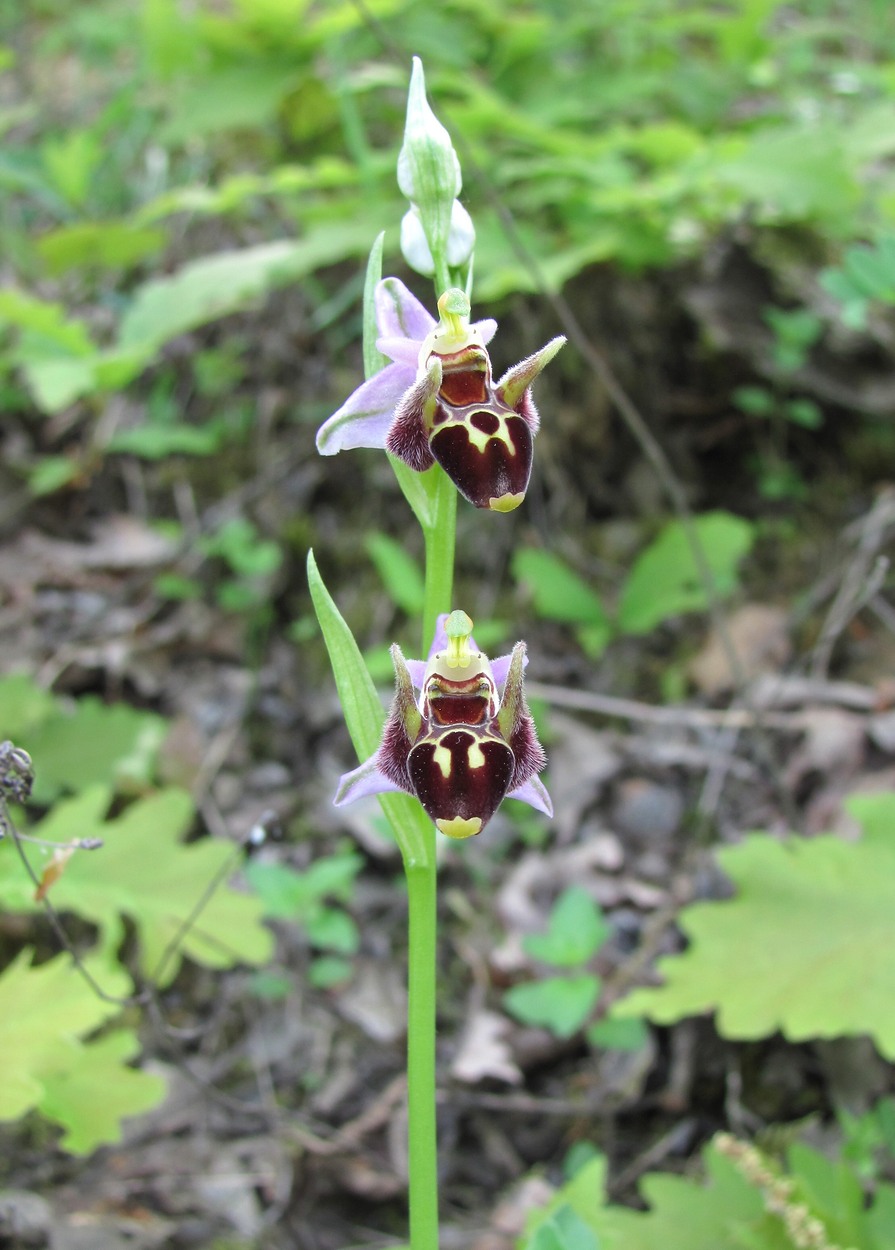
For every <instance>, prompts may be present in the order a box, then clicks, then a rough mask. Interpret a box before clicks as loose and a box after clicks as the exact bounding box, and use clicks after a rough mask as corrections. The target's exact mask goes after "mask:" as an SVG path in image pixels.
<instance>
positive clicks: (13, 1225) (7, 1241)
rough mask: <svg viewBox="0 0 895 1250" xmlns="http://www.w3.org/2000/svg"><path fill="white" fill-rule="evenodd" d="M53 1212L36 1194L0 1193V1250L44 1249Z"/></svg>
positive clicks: (6, 1191)
mask: <svg viewBox="0 0 895 1250" xmlns="http://www.w3.org/2000/svg"><path fill="white" fill-rule="evenodd" d="M51 1222H52V1211H51V1210H50V1205H49V1203H48V1202H46V1201H45V1200H44V1199H43V1198H41V1197H40V1196H39V1195H38V1194H32V1193H28V1192H27V1190H21V1189H5V1190H3V1191H2V1192H0V1250H43V1247H44V1246H49V1244H50V1225H51Z"/></svg>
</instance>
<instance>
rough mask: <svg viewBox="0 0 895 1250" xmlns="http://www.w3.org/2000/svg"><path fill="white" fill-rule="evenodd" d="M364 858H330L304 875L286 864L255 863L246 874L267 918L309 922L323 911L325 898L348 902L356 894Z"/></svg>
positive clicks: (321, 861)
mask: <svg viewBox="0 0 895 1250" xmlns="http://www.w3.org/2000/svg"><path fill="white" fill-rule="evenodd" d="M363 862H364V861H363V859H362V857H361V856H360V855H355V854H353V853H350V854H346V855H328V856H327V857H326V858H325V859H319V860H317V861H316V862H315V863H313V864H312V865H311V866H310V868H308V869H306V870H305V871H304V872H296V871H295V869H294V868H289V867H287V866H286V865H285V864H265V863H262V862H261V861H259V860H253V861H252V862H250V863H249V864H247V865H246V870H245V874H246V877H247V879H248V881H249V884H250V885H251V886H252V889H253V890H255V892H256V893H257V894H258V896H259V898H260V899H261V902H262V905H263V907H264V914H265V915H266V916H270V917H271V918H272V919H279V920H297V921H299V922H305V921H306V920H307V919H308V918H309V917H310V916H312V915H314V914H315V912H316V911H317V910H318V909H319V906H320V903H321V901H322V900H323V899H324V898H336V899H340V900H341V901H342V902H346V901H347V900H348V899H349V898H350V897H351V894H352V892H353V887H354V879H355V877H356V876H357V873H358V871H359V870H360V868H361V867H362V866H363Z"/></svg>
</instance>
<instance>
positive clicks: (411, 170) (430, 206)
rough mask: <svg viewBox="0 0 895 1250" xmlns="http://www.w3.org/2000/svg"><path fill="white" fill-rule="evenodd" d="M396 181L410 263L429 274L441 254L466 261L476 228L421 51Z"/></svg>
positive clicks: (457, 264) (449, 261)
mask: <svg viewBox="0 0 895 1250" xmlns="http://www.w3.org/2000/svg"><path fill="white" fill-rule="evenodd" d="M398 186H399V187H400V188H401V191H402V193H403V194H404V195H405V196H406V197H407V199H408V200H409V201H410V208H409V210H408V211H407V213H405V215H404V219H403V221H402V222H401V251H402V253H403V255H404V259H405V260H406V261H407V263H408V265H410V267H411V269H415V270H416V271H417V273H421V274H425V275H426V276H427V277H431V275H432V274H434V273H435V272H436V269H437V268H438V267H439V266H438V261H439V260H440V261H441V262H442V264H443V265H444V264H446V265H448V266H450V268H452V269H459V268H461V267H462V266H463V265H465V264H467V262H468V261H469V259H470V257H471V256H472V251H473V248H474V247H475V229H474V227H473V224H472V218H471V217H470V216H469V213H468V212H467V211H466V209H465V208H464V207H463V205H462V204H461V203H460V201H459V200H458V199H457V196H458V195H459V194H460V190H461V188H462V186H463V179H462V177H461V174H460V162H459V160H458V159H457V153H456V152H455V151H454V145H453V144H452V143H451V137H450V135H449V134H448V132H447V130H446V129H445V128H444V126H442V124H441V122H440V121H439V120H438V118H437V117H436V116H435V114H434V113H433V112H432V109H431V108H430V106H429V101H428V100H427V99H426V82H425V77H424V74H423V65H422V62H421V61H420V59H419V57H414V58H413V72H412V74H411V78H410V91H409V94H408V97H407V122H406V125H405V128H404V144H403V146H402V148H401V151H400V153H399V155H398Z"/></svg>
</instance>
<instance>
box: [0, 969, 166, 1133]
mask: <svg viewBox="0 0 895 1250" xmlns="http://www.w3.org/2000/svg"><path fill="white" fill-rule="evenodd" d="M85 966H86V967H87V968H88V969H89V971H90V973H91V974H92V975H93V976H94V977H96V979H97V980H98V982H99V983H100V984H101V986H102V988H103V990H104V991H105V992H106V993H107V994H109V995H112V996H116V997H121V996H124V995H126V994H127V992H128V990H129V983H128V978H127V976H126V975H125V973H124V972H123V971H122V969H121V968H120V967H119V966H118V965H117V964H115V963H114V962H111V961H106V960H105V959H101V958H98V957H95V956H94V957H91V958H88V959H87V960H86V961H85ZM118 1011H119V1008H118V1007H117V1006H116V1004H115V1003H114V1002H107V1001H106V1000H105V999H102V998H100V997H99V996H98V994H97V993H96V991H95V989H94V988H93V986H91V985H90V984H89V983H88V982H87V981H86V980H85V979H84V978H83V977H82V976H81V975H80V974H79V973H78V972H77V970H76V969H75V968H74V967H73V965H72V962H71V960H69V959H67V958H65V957H64V956H58V957H57V958H56V959H51V960H50V961H49V962H47V963H44V964H41V965H39V966H34V965H32V964H31V963H30V962H29V952H28V951H22V952H21V953H20V954H19V955H18V956H16V958H15V959H14V960H13V961H12V963H11V964H10V965H9V967H8V968H7V969H6V970H5V971H4V973H3V974H2V976H0V1054H2V1055H3V1080H2V1081H0V1120H15V1119H18V1118H19V1117H20V1116H22V1115H24V1114H25V1113H26V1112H27V1111H29V1110H31V1108H37V1110H39V1111H40V1112H41V1113H42V1114H43V1115H45V1116H47V1117H48V1118H49V1119H51V1120H54V1121H56V1122H57V1123H58V1124H61V1125H62V1126H63V1127H64V1128H65V1130H66V1131H65V1135H64V1136H63V1138H62V1145H63V1147H64V1148H65V1149H66V1150H70V1151H72V1152H73V1153H75V1154H85V1153H87V1152H88V1151H90V1150H93V1149H94V1148H95V1147H96V1146H98V1145H101V1144H103V1143H106V1142H115V1141H118V1140H120V1137H121V1124H120V1121H121V1119H122V1118H123V1117H124V1116H128V1115H136V1114H137V1113H139V1112H141V1111H146V1110H148V1109H149V1108H150V1107H153V1106H155V1105H156V1104H157V1103H158V1102H159V1101H160V1100H161V1099H162V1097H163V1096H164V1093H165V1083H164V1081H163V1080H162V1078H161V1077H159V1076H150V1075H148V1074H146V1073H143V1072H137V1071H134V1070H133V1069H131V1068H129V1067H125V1066H123V1065H124V1064H125V1062H126V1061H127V1060H129V1059H131V1058H133V1057H134V1055H135V1054H136V1053H137V1051H138V1050H139V1042H138V1040H137V1038H136V1036H135V1035H134V1034H133V1033H132V1032H130V1031H129V1030H118V1031H116V1032H114V1033H110V1034H108V1035H107V1036H106V1037H103V1038H101V1039H100V1040H99V1041H95V1042H84V1041H83V1040H82V1039H83V1038H84V1037H85V1036H86V1035H87V1034H89V1033H92V1032H93V1031H94V1030H95V1029H97V1028H98V1027H99V1026H100V1025H101V1024H103V1023H104V1021H106V1020H107V1019H109V1018H110V1017H111V1016H114V1015H117V1013H118Z"/></svg>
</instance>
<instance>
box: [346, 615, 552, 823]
mask: <svg viewBox="0 0 895 1250" xmlns="http://www.w3.org/2000/svg"><path fill="white" fill-rule="evenodd" d="M392 662H393V664H394V666H395V683H396V692H395V699H394V702H393V703H392V707H391V711H390V712H389V716H388V720H387V721H386V723H385V728H384V730H383V735H382V742H381V743H380V746H379V749H378V750H377V751H376V753H375V754H374V755H372V756H371V757H370V759H368V760H366V761H365V762H364V763H363V764H361V765H360V767H359V768H355V769H354V770H353V772H350V773H346V774H345V775H344V776H343V777H342V779H341V781H340V782H339V788H338V790H337V792H336V797H335V804H336V806H337V807H341V806H342V805H343V804H345V803H353V802H354V800H355V799H359V798H362V797H363V796H365V795H369V794H381V793H384V792H386V791H390V790H398V791H404V792H406V793H407V794H413V795H416V797H417V798H418V799H419V801H420V803H421V804H422V805H423V808H424V809H425V811H426V813H427V814H428V815H429V816H430V817H431V819H432V821H433V822H434V824H435V826H436V828H438V829H439V830H440V831H441V832H442V833H444V834H447V836H448V837H449V838H468V837H471V836H472V835H473V834H476V833H481V831H482V830H483V829H484V827H485V825H486V824H487V823H488V821H489V820H490V819H491V817H492V816H493V815H494V813H495V812H496V811H497V809H498V807H499V806H500V804H501V802H502V801H503V799H504V798H505V797H507V796H509V797H510V798H513V799H522V800H523V802H525V803H528V804H529V805H530V806H531V807H533V808H535V809H536V810H537V811H539V812H543V813H544V814H545V815H547V816H552V815H553V804H552V803H551V801H550V795H549V794H548V793H547V790H546V788H545V787H544V785H543V783H542V782H541V781H540V779H539V778H538V776H537V774H538V773H539V772H540V771H541V770H542V769H543V768H544V766H545V765H546V762H547V759H546V756H545V755H544V751H543V749H542V747H541V745H540V743H539V742H538V739H537V734H536V732H535V727H534V721H533V720H532V718H531V713H530V712H529V710H528V705H527V704H526V702H525V695H524V692H523V670H524V668H525V664H526V658H525V643H524V642H517V643H516V645H515V647H514V648H513V651H512V653H511V654H510V655H505V656H501V657H500V658H499V659H496V660H493V661H489V660H488V658H487V657H486V656H485V655H483V654H482V653H481V652H480V651H479V649H478V647H477V646H476V645H475V642H474V640H473V638H472V621H471V620H470V619H469V617H468V616H467V615H466V613H465V612H452V613H451V614H450V616H446V615H442V616H440V617H439V618H438V627H437V629H436V632H435V639H434V641H433V643H432V648H431V650H430V652H429V657H428V660H405V659H404V656H403V655H402V654H401V649H400V647H398V646H393V647H392ZM500 687H502V688H503V689H502V693H501V695H500V698H499V700H498V689H499V688H500ZM416 692H419V693H418V694H417V693H416Z"/></svg>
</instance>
